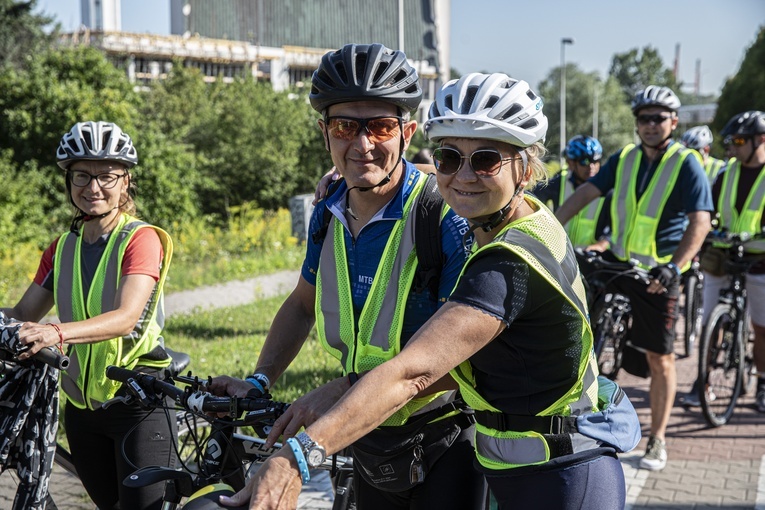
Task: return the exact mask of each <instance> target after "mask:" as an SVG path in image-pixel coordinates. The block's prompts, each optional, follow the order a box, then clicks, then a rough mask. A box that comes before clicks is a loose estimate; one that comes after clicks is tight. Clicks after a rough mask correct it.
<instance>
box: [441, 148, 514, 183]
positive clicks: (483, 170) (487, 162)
mask: <svg viewBox="0 0 765 510" xmlns="http://www.w3.org/2000/svg"><path fill="white" fill-rule="evenodd" d="M465 159H469V160H470V167H471V168H472V169H473V172H475V174H476V175H477V176H479V177H491V176H492V175H497V174H498V173H499V169H500V168H502V163H504V162H505V161H512V160H514V159H521V158H519V157H515V158H503V157H502V154H500V153H499V151H498V150H496V149H478V150H477V151H474V152H473V153H472V154H471V155H470V156H463V155H462V153H461V152H460V151H458V150H457V149H452V148H450V147H439V148H437V149H436V150H434V151H433V162H434V163H435V164H436V170H437V171H438V172H439V173H441V174H444V175H454V174H456V173H457V172H459V171H460V168H462V161H463V160H465Z"/></svg>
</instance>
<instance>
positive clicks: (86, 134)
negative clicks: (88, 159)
mask: <svg viewBox="0 0 765 510" xmlns="http://www.w3.org/2000/svg"><path fill="white" fill-rule="evenodd" d="M82 141H83V142H85V148H86V149H88V150H93V138H92V137H91V136H90V131H85V130H82Z"/></svg>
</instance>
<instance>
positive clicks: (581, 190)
mask: <svg viewBox="0 0 765 510" xmlns="http://www.w3.org/2000/svg"><path fill="white" fill-rule="evenodd" d="M600 195H601V192H600V190H599V189H598V188H597V186H595V185H594V184H591V183H589V182H585V183H584V184H582V185H581V186H579V187H578V188H576V191H575V192H574V194H573V195H571V196H570V197H568V199H567V200H566V201H565V202H563V205H561V206H560V207H559V208H558V210H557V211H555V217H556V218H558V221H560V222H561V223H562V224H563V225H565V224H566V223H568V221H569V220H570V219H571V218H573V217H574V216H575V215H576V213H578V212H579V211H581V210H582V209H583V208H584V207H585V206H586V205H587V204H589V203H590V202H592V201H593V200H595V199H596V198H598V197H599V196H600Z"/></svg>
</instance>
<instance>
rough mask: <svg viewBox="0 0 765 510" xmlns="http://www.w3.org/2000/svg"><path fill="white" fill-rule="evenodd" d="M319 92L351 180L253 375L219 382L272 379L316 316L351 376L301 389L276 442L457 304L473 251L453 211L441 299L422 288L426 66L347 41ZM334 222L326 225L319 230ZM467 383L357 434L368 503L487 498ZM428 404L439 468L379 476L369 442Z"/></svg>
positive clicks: (431, 394)
mask: <svg viewBox="0 0 765 510" xmlns="http://www.w3.org/2000/svg"><path fill="white" fill-rule="evenodd" d="M309 99H310V101H311V105H312V106H313V108H314V109H315V110H316V111H317V112H319V113H320V114H321V119H320V120H319V128H320V129H321V131H322V133H323V135H324V140H325V144H326V148H327V150H328V151H329V152H330V154H331V156H332V161H333V163H334V164H335V167H336V168H337V170H338V171H339V172H340V174H341V175H342V176H343V178H344V181H343V182H342V183H341V184H340V185H339V187H337V189H336V190H335V191H334V192H333V193H330V195H329V196H328V197H326V198H325V199H324V200H323V201H321V202H319V203H318V204H317V206H316V208H315V210H314V212H313V216H312V218H311V223H310V232H311V233H312V236H309V240H308V242H307V249H306V258H305V261H304V263H303V269H302V271H301V276H300V278H299V280H298V284H297V286H296V288H295V290H294V291H293V292H292V294H291V295H290V296H289V297H288V298H287V300H286V301H285V302H284V304H283V305H282V307H281V308H280V310H279V312H278V313H277V315H276V317H275V318H274V321H273V323H272V326H271V329H270V331H269V333H268V335H267V338H266V342H265V345H264V347H263V350H262V352H261V354H260V356H259V358H258V361H257V366H256V369H255V374H254V375H253V376H252V377H249V378H247V381H249V382H243V381H239V380H237V379H232V378H229V377H225V376H224V377H218V378H215V380H214V383H213V387H212V388H211V389H212V390H213V391H215V392H218V393H223V392H225V393H228V394H230V395H240V396H242V395H244V394H246V393H247V392H248V390H251V389H252V387H253V386H255V387H256V388H257V389H258V390H266V389H268V386H269V383H270V382H271V381H276V379H278V378H279V377H280V376H281V375H282V374H283V373H284V371H285V370H286V369H287V367H288V366H289V364H290V363H291V362H292V360H293V359H294V358H295V356H296V355H297V354H298V352H299V351H300V348H301V347H302V346H303V343H304V342H305V341H306V338H307V337H308V334H309V333H310V331H311V328H312V327H313V325H314V322H316V323H317V333H318V335H319V338H320V341H321V343H322V345H323V346H324V348H325V349H326V350H327V351H328V352H329V353H330V354H332V355H333V356H335V357H337V358H338V360H339V361H340V364H341V368H342V370H343V373H344V374H345V375H344V376H343V377H340V378H337V379H335V380H333V381H330V382H329V383H327V384H325V385H324V386H322V387H320V388H318V389H316V390H314V391H312V392H310V393H308V394H307V395H304V396H303V397H301V398H299V399H297V400H296V401H295V402H294V403H293V404H292V406H290V408H289V410H288V411H287V412H286V413H285V414H284V415H283V416H282V417H280V418H279V419H278V420H277V421H276V423H275V425H274V429H273V431H272V432H271V434H270V435H269V444H273V443H274V442H275V441H276V439H277V438H278V437H279V435H280V434H281V433H283V434H284V436H285V437H286V438H290V437H292V436H294V435H295V434H297V433H298V431H299V430H300V428H301V427H303V426H305V425H309V424H311V423H312V422H313V421H315V420H316V419H317V418H318V417H320V416H321V415H323V414H324V413H325V412H326V411H327V410H328V409H329V408H330V407H332V405H333V404H334V403H335V402H337V400H338V399H339V398H340V397H342V395H343V394H344V393H345V392H346V391H348V390H349V389H350V387H351V385H352V384H354V383H355V382H356V381H357V380H358V379H359V378H362V379H363V377H364V375H365V374H366V373H367V372H368V371H369V370H371V369H373V368H374V367H376V366H377V365H379V364H381V363H383V362H385V361H386V360H389V359H391V358H394V357H395V356H396V355H397V354H398V353H399V351H400V350H401V349H402V348H403V347H404V346H405V345H406V343H407V342H408V340H409V339H410V338H411V337H412V335H413V334H414V333H415V332H416V331H417V330H418V329H419V328H420V326H422V325H423V324H424V323H425V322H426V321H427V320H428V319H429V318H430V317H431V316H432V315H433V314H434V313H435V312H436V311H437V310H438V308H439V307H440V306H441V305H442V304H443V303H444V302H445V301H446V299H447V297H448V296H449V294H450V293H451V291H452V289H453V288H454V285H455V283H456V280H457V277H458V275H459V273H460V271H461V269H462V267H463V265H464V263H465V259H466V255H467V254H466V251H465V248H464V247H463V245H462V234H463V232H465V231H467V230H468V226H467V223H466V221H465V220H464V219H463V218H460V217H458V216H456V215H455V214H454V212H453V211H451V210H448V211H447V212H446V214H445V216H443V219H442V221H441V224H440V229H441V245H440V246H438V247H437V248H436V249H437V250H438V251H439V252H440V253H441V258H442V260H443V266H442V268H441V271H440V272H441V275H440V282H439V287H438V292H437V296H436V295H432V293H431V292H430V291H429V290H428V288H424V289H417V288H416V287H415V285H413V278H414V274H415V271H416V267H417V263H418V261H417V258H416V257H415V256H414V255H415V254H416V253H417V251H416V250H415V246H414V240H415V237H414V218H415V214H414V207H415V206H416V204H417V203H418V201H419V199H420V198H421V197H422V195H423V190H424V185H425V184H426V179H427V177H426V175H425V174H423V173H421V172H419V171H418V170H417V169H416V168H415V167H414V165H412V164H411V163H410V162H408V161H406V160H405V159H403V156H404V154H405V151H406V148H407V146H408V145H409V143H410V141H411V138H412V136H413V135H414V133H415V131H416V129H417V123H416V122H415V121H413V120H411V119H410V114H411V112H413V111H415V110H416V109H417V107H418V106H419V104H420V101H421V99H422V89H421V88H420V85H419V78H418V76H417V72H416V71H415V69H414V68H413V67H412V66H411V65H410V64H409V63H408V62H407V59H406V56H405V55H404V53H403V52H401V51H394V50H390V49H388V48H386V47H384V46H382V45H381V44H371V45H357V44H349V45H346V46H344V47H343V48H341V49H339V50H337V51H334V52H329V53H327V54H326V55H324V57H323V58H322V61H321V64H320V65H319V68H318V69H317V70H316V71H315V72H314V74H313V77H312V87H311V92H310V95H309ZM327 210H328V211H330V212H331V221H329V223H328V224H327V225H326V226H323V222H324V218H325V211H327ZM324 228H326V233H325V235H323V236H317V235H316V234H317V233H320V232H322V230H323V229H324ZM456 388H457V385H456V383H455V382H454V380H452V379H451V378H450V377H449V376H448V375H446V376H445V377H444V379H443V381H441V383H440V384H438V385H434V387H432V388H428V389H427V390H425V391H423V392H422V394H421V395H419V396H418V398H416V399H414V400H413V401H412V402H410V403H408V404H407V405H406V406H404V407H403V408H401V409H399V410H398V411H397V412H396V413H395V414H394V415H393V416H391V417H389V418H388V419H387V420H386V421H385V422H384V423H383V427H382V428H380V429H377V430H375V431H373V432H371V433H370V434H368V435H367V436H366V437H364V438H363V439H362V440H361V441H359V442H357V443H356V444H355V445H354V448H353V451H354V452H353V455H354V484H355V487H356V493H355V494H356V502H357V505H358V507H359V508H363V509H364V510H369V509H380V510H391V509H428V508H441V509H455V510H458V509H459V510H462V509H478V508H482V504H483V501H484V499H485V495H484V481H483V477H482V476H481V475H480V474H479V473H477V472H476V471H475V470H474V469H473V468H472V465H471V459H472V449H473V447H472V431H473V427H468V426H467V425H466V424H463V423H461V422H460V421H461V418H462V417H463V416H462V415H461V413H460V414H458V415H456V416H454V415H453V414H454V407H453V406H451V402H452V401H453V400H454V398H455V390H456ZM444 390H446V391H444ZM427 413H436V415H435V416H432V417H431V418H430V419H429V420H428V421H430V422H432V423H431V424H430V425H428V429H427V435H426V439H424V440H423V445H422V446H423V448H424V449H425V453H424V457H425V458H424V459H421V460H422V461H423V462H426V463H428V464H429V466H430V470H429V472H428V473H427V474H425V475H424V479H421V477H419V476H415V477H414V479H412V475H411V473H410V472H409V470H410V467H412V466H411V462H413V461H414V459H413V458H410V459H409V460H408V461H407V462H406V465H405V466H404V470H405V471H406V472H405V473H401V472H400V471H401V469H400V467H397V468H396V469H397V472H388V475H389V478H391V479H392V478H394V477H398V478H403V479H404V480H405V482H402V483H398V482H397V483H396V484H395V486H391V485H390V484H386V483H385V482H384V480H382V481H381V480H380V474H381V473H380V472H378V469H377V467H376V466H368V465H366V464H364V462H365V460H364V459H367V458H368V456H363V458H362V450H364V451H369V450H376V451H377V455H378V456H379V457H380V458H385V457H387V456H389V455H392V454H393V453H394V451H393V449H392V446H391V445H392V444H398V445H400V444H402V443H404V442H406V441H409V440H412V438H414V437H415V436H416V435H417V434H418V433H419V432H421V431H420V429H419V427H416V428H415V429H413V428H412V426H411V424H413V423H416V422H417V420H418V419H419V418H422V417H424V416H426V415H427ZM461 429H462V430H461ZM431 442H442V443H443V448H440V451H439V452H438V454H440V455H441V456H440V457H439V458H437V460H436V457H434V455H436V454H435V453H428V451H429V448H428V445H429V444H430V443H431ZM386 445H387V446H386ZM429 456H430V458H428V457H429ZM362 464H364V467H363V468H362V467H361V465H362ZM391 464H392V462H391ZM384 469H385V466H383V473H382V474H385V471H384ZM386 485H387V486H386Z"/></svg>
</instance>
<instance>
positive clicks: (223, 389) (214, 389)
mask: <svg viewBox="0 0 765 510" xmlns="http://www.w3.org/2000/svg"><path fill="white" fill-rule="evenodd" d="M207 389H208V391H209V392H210V393H212V394H213V395H218V396H221V397H239V398H244V397H246V396H247V392H249V391H250V390H251V389H252V384H250V383H248V382H247V381H243V380H241V379H236V378H234V377H229V376H227V375H220V376H218V377H213V380H212V383H210V384H209V385H208V386H207Z"/></svg>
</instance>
